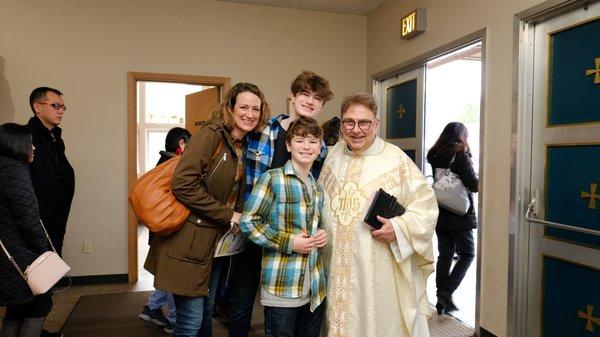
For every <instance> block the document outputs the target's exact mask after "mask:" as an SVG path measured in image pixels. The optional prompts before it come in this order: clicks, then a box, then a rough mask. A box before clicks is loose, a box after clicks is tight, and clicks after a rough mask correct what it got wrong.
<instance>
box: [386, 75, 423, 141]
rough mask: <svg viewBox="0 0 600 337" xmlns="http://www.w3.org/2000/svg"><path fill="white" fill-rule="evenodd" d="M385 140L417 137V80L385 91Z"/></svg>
mask: <svg viewBox="0 0 600 337" xmlns="http://www.w3.org/2000/svg"><path fill="white" fill-rule="evenodd" d="M386 111H387V115H386V123H387V124H386V138H392V139H393V138H413V137H416V135H417V79H414V80H411V81H408V82H404V83H401V84H397V85H394V86H392V87H389V88H387V89H386Z"/></svg>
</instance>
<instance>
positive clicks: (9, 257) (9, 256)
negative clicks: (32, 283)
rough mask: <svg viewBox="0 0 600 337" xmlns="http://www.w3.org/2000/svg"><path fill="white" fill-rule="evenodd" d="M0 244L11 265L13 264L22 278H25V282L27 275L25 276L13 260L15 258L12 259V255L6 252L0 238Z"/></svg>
mask: <svg viewBox="0 0 600 337" xmlns="http://www.w3.org/2000/svg"><path fill="white" fill-rule="evenodd" d="M0 246H2V250H3V251H4V253H5V254H6V256H7V257H8V259H9V260H10V262H11V263H12V264H13V266H15V269H16V270H17V271H18V272H19V274H21V277H23V279H24V280H25V282H27V276H25V274H24V273H23V271H22V270H21V268H20V267H19V265H18V264H17V263H16V262H15V259H13V257H12V256H11V255H10V253H9V252H8V250H6V247H5V246H4V244H3V243H2V240H0Z"/></svg>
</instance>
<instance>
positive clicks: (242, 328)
mask: <svg viewBox="0 0 600 337" xmlns="http://www.w3.org/2000/svg"><path fill="white" fill-rule="evenodd" d="M261 261H262V248H261V247H260V246H258V245H256V244H255V243H253V242H250V241H249V242H247V243H246V249H245V250H244V251H243V252H241V253H239V254H237V255H236V256H235V258H234V262H233V268H234V269H233V270H234V273H235V274H234V279H233V284H232V286H231V300H232V303H231V321H230V322H229V337H247V336H248V330H249V329H250V323H251V320H252V308H253V307H254V300H255V299H256V291H257V290H258V286H259V284H260V270H261Z"/></svg>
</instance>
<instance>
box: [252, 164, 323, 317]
mask: <svg viewBox="0 0 600 337" xmlns="http://www.w3.org/2000/svg"><path fill="white" fill-rule="evenodd" d="M309 179H310V181H311V183H312V184H313V186H314V188H313V189H309V188H307V186H306V185H305V184H304V182H302V180H301V179H300V178H299V177H297V176H296V174H295V173H294V167H293V166H292V162H291V160H288V162H287V163H286V164H285V165H284V166H283V167H280V168H277V169H273V170H269V171H267V172H265V173H264V174H263V175H261V176H260V178H259V179H258V182H257V183H256V185H254V188H253V189H252V193H251V194H250V197H249V198H248V200H247V201H246V204H245V207H244V213H243V214H242V218H241V221H240V228H241V230H242V231H243V232H244V234H246V236H248V238H249V239H250V240H252V241H253V242H255V243H256V244H258V245H260V246H262V247H264V248H265V249H263V259H262V281H261V282H262V286H263V288H264V289H265V290H267V291H268V292H269V293H271V294H274V295H276V296H279V297H282V298H300V297H302V288H303V286H304V279H305V277H304V274H305V271H306V266H307V264H308V267H309V270H310V293H311V300H310V308H311V310H314V309H315V308H316V307H317V306H319V304H321V302H323V299H325V291H326V280H325V273H324V268H323V259H322V257H321V252H320V249H313V250H312V251H311V252H310V253H308V254H299V253H296V252H293V251H292V247H293V245H294V236H295V235H296V234H298V233H300V232H302V231H305V232H306V233H308V234H309V235H311V236H312V235H315V234H316V232H317V229H318V227H319V224H320V219H321V209H322V207H323V192H322V190H321V188H320V187H319V186H318V185H317V183H316V182H315V179H314V177H313V176H312V175H309ZM310 190H312V193H311V194H309V191H310Z"/></svg>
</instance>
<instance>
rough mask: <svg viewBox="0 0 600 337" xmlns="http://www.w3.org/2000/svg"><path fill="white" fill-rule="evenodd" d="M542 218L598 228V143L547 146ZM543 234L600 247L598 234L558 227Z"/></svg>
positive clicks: (599, 195) (599, 160) (548, 228)
mask: <svg viewBox="0 0 600 337" xmlns="http://www.w3.org/2000/svg"><path fill="white" fill-rule="evenodd" d="M546 155H547V157H546V158H547V168H546V220H548V221H552V222H558V223H562V224H567V225H571V226H576V227H582V228H588V229H595V230H600V145H563V146H548V147H547V154H546ZM546 235H547V236H550V237H554V238H558V239H562V240H566V241H571V242H576V243H579V244H583V245H587V246H592V247H595V248H600V237H599V236H594V235H591V234H583V233H577V232H573V231H567V230H563V229H559V228H551V227H547V228H546Z"/></svg>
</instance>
